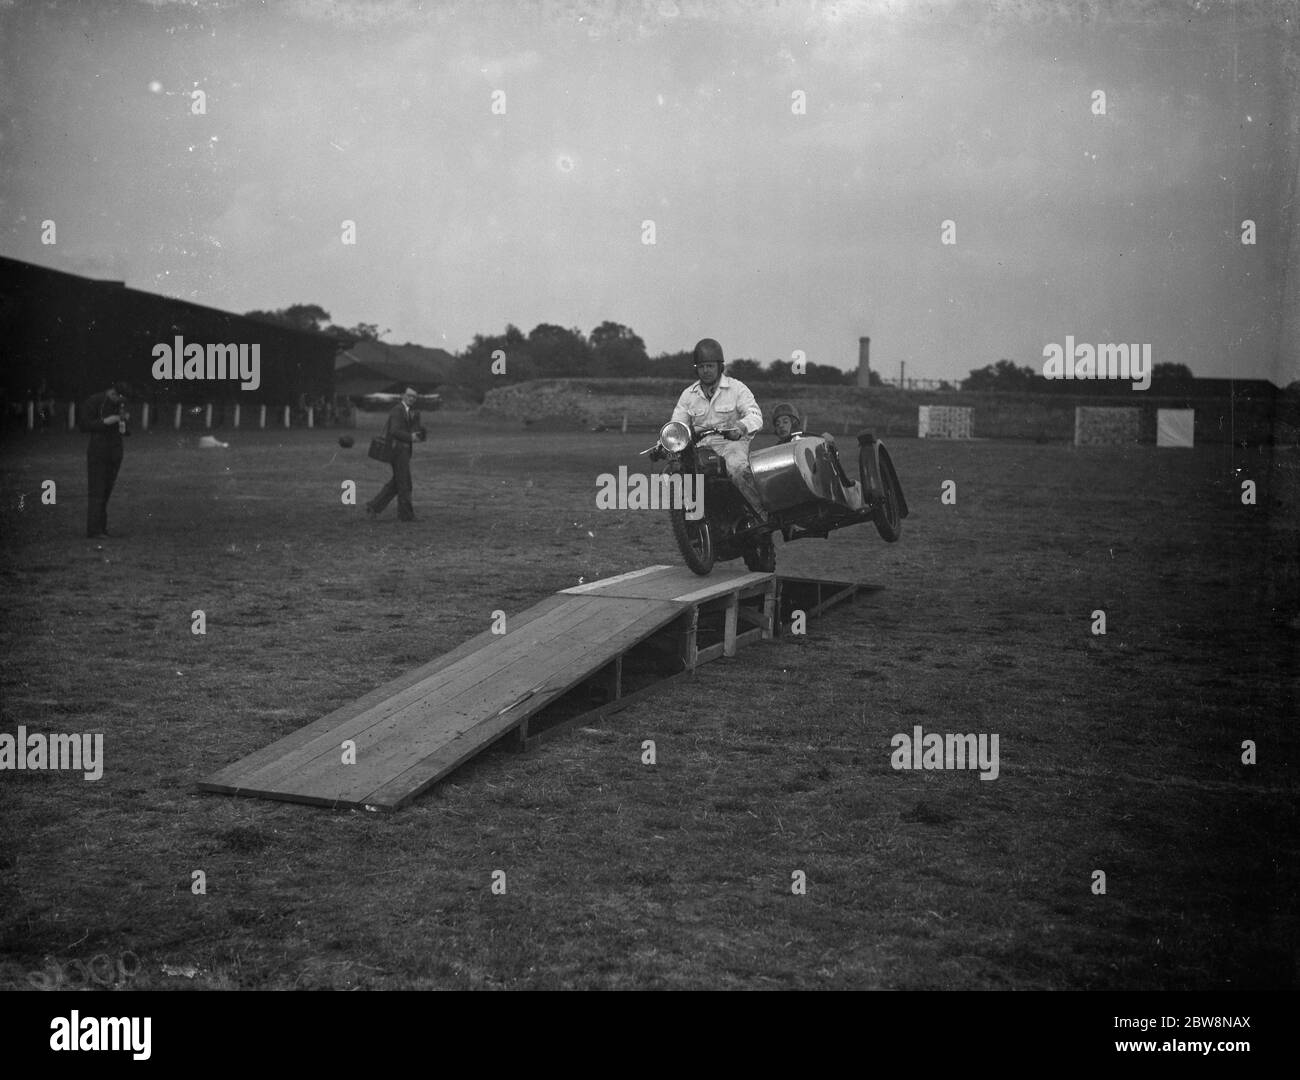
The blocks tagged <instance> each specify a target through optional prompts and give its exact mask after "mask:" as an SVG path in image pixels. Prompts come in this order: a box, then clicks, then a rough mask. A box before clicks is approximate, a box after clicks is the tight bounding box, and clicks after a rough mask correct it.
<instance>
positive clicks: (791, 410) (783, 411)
mask: <svg viewBox="0 0 1300 1080" xmlns="http://www.w3.org/2000/svg"><path fill="white" fill-rule="evenodd" d="M778 416H788V417H790V419H791V420H792V421H793V422H794V427H793V428H792V429H791V430H793V431H798V430H799V427H800V425H799V413H798V412H797V411H796V410H795V407H794V406H793V405H791V404H790V403H789V402H788V401H783V402H781V403H780V404H779V405H777V407H776V408H775V409H773V410H772V430H773V431H776V418H777V417H778Z"/></svg>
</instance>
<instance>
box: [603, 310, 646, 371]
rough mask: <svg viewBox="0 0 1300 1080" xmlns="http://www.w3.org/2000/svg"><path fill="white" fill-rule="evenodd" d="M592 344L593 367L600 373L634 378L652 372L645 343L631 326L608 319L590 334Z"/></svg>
mask: <svg viewBox="0 0 1300 1080" xmlns="http://www.w3.org/2000/svg"><path fill="white" fill-rule="evenodd" d="M589 343H590V346H591V356H592V359H593V361H594V368H595V370H596V371H597V372H599V373H600V374H602V375H615V376H618V377H620V378H631V377H633V376H637V375H646V374H648V373H649V357H647V356H646V351H645V342H644V341H642V340H641V339H640V338H639V337H638V336H637V335H636V334H635V333H633V332H632V328H631V327H630V326H624V325H622V323H616V322H610V321H608V320H606V321H605V322H603V323H601V324H600V325H599V326H598V327H596V329H594V330H593V331H592V332H591V337H590V339H589Z"/></svg>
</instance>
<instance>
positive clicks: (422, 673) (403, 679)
mask: <svg viewBox="0 0 1300 1080" xmlns="http://www.w3.org/2000/svg"><path fill="white" fill-rule="evenodd" d="M566 601H567V597H565V596H563V595H557V596H548V597H547V598H546V599H545V600H543V601H542V602H541V603H539V604H535V605H534V606H533V607H531V608H528V609H527V610H526V611H521V612H520V613H519V614H518V615H511V616H510V617H509V618H508V619H507V620H506V627H507V628H508V629H509V630H510V631H515V630H522V629H523V628H524V627H525V626H527V625H528V624H529V623H531V622H533V621H535V620H537V619H540V618H541V617H542V616H544V615H546V614H548V613H549V612H550V611H552V610H554V609H555V608H557V607H559V606H561V605H562V604H564V603H565V602H566ZM500 640H501V635H499V634H493V633H492V632H491V631H490V630H488V631H484V632H483V633H481V634H477V635H475V636H474V637H472V638H470V639H469V641H466V642H465V643H464V644H462V645H458V646H457V647H456V648H454V649H452V650H451V652H449V653H445V654H443V655H442V656H439V657H437V658H436V659H434V660H431V661H430V662H429V663H427V664H423V665H421V666H420V667H418V668H416V669H414V670H413V671H408V672H407V673H406V674H405V675H402V676H399V677H398V678H396V679H393V680H391V681H390V682H386V683H384V684H383V685H382V686H377V687H376V688H375V689H374V690H372V691H370V693H368V694H366V695H365V696H363V697H361V698H359V699H357V700H356V701H353V702H351V703H349V704H347V705H343V706H341V707H340V708H338V709H335V710H334V711H333V712H331V713H327V714H326V715H325V716H322V717H321V718H320V719H319V720H315V721H313V722H312V723H310V724H308V725H306V726H305V727H301V728H298V729H297V730H296V731H293V732H290V733H289V734H288V735H285V736H284V737H282V738H280V739H277V740H276V741H275V742H273V743H271V744H270V745H268V746H265V747H263V748H262V749H261V750H258V751H255V752H254V753H252V754H249V755H247V756H246V757H242V758H240V759H239V760H238V761H236V762H234V763H232V764H230V765H227V766H226V767H225V768H224V769H221V770H220V771H219V772H217V773H215V774H213V776H212V777H211V778H209V779H208V780H206V781H204V782H203V783H201V784H199V787H200V788H201V789H203V790H205V791H222V790H224V789H225V788H227V787H229V786H230V785H231V784H233V783H236V782H237V781H238V779H239V777H241V776H247V775H248V774H249V773H250V772H252V771H255V770H256V769H259V768H261V767H262V766H264V765H268V764H270V763H271V762H273V761H276V760H278V759H279V758H281V757H283V756H284V755H285V754H287V753H289V752H290V751H292V750H294V749H296V748H297V747H299V746H301V745H303V744H305V743H308V742H310V741H311V740H312V739H314V738H316V737H317V736H319V735H321V734H323V733H325V732H330V731H333V730H334V729H335V728H336V727H337V726H338V725H339V724H341V723H343V722H344V721H345V720H348V719H350V718H351V717H354V716H359V715H360V714H361V713H364V712H366V711H367V710H369V709H371V708H373V707H374V706H376V705H380V704H382V703H383V702H385V701H387V700H388V699H389V698H390V697H392V696H393V695H394V694H398V693H400V692H401V691H403V690H406V689H408V688H410V687H412V686H414V685H415V684H416V683H419V682H422V681H423V680H425V679H427V678H428V677H429V676H430V675H433V674H435V673H436V672H438V671H441V670H442V669H443V668H445V667H450V666H451V665H452V664H454V663H455V662H456V661H457V660H460V659H461V658H463V657H465V656H470V655H472V654H473V653H475V652H477V651H478V650H479V649H482V648H483V647H485V646H487V645H490V644H491V643H492V642H494V641H500Z"/></svg>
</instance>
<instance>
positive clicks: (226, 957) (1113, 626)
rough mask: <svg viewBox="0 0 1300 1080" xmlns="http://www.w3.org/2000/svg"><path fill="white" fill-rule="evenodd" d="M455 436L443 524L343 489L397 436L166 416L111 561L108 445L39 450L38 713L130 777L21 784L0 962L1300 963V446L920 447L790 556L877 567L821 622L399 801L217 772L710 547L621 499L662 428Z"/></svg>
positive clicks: (747, 970) (30, 529) (926, 969)
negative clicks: (48, 495) (229, 426)
mask: <svg viewBox="0 0 1300 1080" xmlns="http://www.w3.org/2000/svg"><path fill="white" fill-rule="evenodd" d="M367 422H374V418H367ZM431 426H432V428H433V433H432V437H431V440H430V442H429V443H428V444H426V445H425V446H422V447H420V448H418V450H417V454H416V459H415V463H414V475H415V505H416V513H417V515H419V517H420V520H419V521H418V522H417V523H416V524H414V525H404V524H398V523H397V522H396V520H395V514H394V509H393V508H390V509H389V511H388V516H387V518H386V519H385V520H381V521H379V522H369V521H367V520H366V518H365V515H364V512H363V511H362V509H361V508H360V506H359V505H357V506H345V505H343V504H342V502H341V499H340V485H341V483H342V482H343V481H344V480H348V479H354V480H356V481H357V482H358V488H359V498H358V503H360V502H362V501H364V500H365V499H366V498H368V497H369V496H370V495H371V494H372V493H373V492H374V491H375V490H376V489H377V488H378V487H379V485H380V484H381V483H382V481H383V479H384V476H385V473H386V471H387V470H386V467H384V466H380V465H378V464H376V463H374V462H370V461H368V460H366V459H365V457H364V449H363V445H364V442H365V441H366V432H365V431H360V432H358V433H357V434H358V446H357V447H356V448H354V449H351V450H342V449H340V448H339V447H338V445H337V444H336V437H337V435H338V432H334V431H316V432H308V431H293V432H289V433H275V432H265V433H259V432H239V433H235V434H232V435H229V436H223V438H229V439H230V441H231V442H232V446H231V447H230V449H228V450H209V451H204V450H198V449H195V448H194V447H193V446H192V439H191V440H186V439H182V438H180V437H178V436H175V435H172V434H168V433H156V434H152V435H142V436H135V437H133V438H132V439H130V440H128V446H127V456H126V460H125V463H124V466H123V469H122V473H121V476H120V478H119V481H118V488H117V490H116V492H115V494H114V496H113V501H112V503H111V504H110V508H109V527H110V529H114V530H119V531H121V532H122V533H124V534H125V535H124V536H123V537H122V538H119V539H113V540H107V541H101V542H98V543H96V542H92V541H87V540H85V539H84V538H83V536H82V534H83V532H84V522H85V499H84V495H85V465H84V453H85V448H84V439H81V438H78V437H75V436H68V435H21V436H17V437H14V438H11V439H9V440H8V441H7V442H5V444H4V445H3V451H2V453H3V457H2V458H0V489H2V490H0V503H2V506H0V573H2V574H3V583H4V597H5V602H4V613H3V625H2V626H0V640H2V642H3V650H4V653H3V655H4V660H3V699H2V700H0V714H2V715H0V731H3V732H10V733H14V732H16V730H17V727H18V726H19V725H25V726H26V728H27V730H28V731H29V732H33V731H39V732H45V733H48V732H96V731H102V732H103V733H104V743H105V759H106V760H105V769H104V775H103V778H102V779H101V780H99V781H97V782H87V781H84V780H83V779H82V778H81V776H80V774H75V775H74V774H68V773H59V772H48V771H47V772H37V771H23V772H18V771H6V772H2V773H0V822H3V826H2V830H0V986H8V987H20V986H25V985H28V982H29V975H30V974H31V973H33V972H40V971H56V970H62V971H63V972H64V977H65V978H69V979H73V980H75V979H76V978H80V977H81V976H80V975H78V974H77V972H79V971H80V970H82V969H80V968H79V967H78V962H81V963H89V962H90V960H91V959H92V958H96V957H101V958H105V957H106V958H109V959H112V958H115V957H120V956H123V955H132V957H133V963H134V960H138V964H139V966H138V970H135V971H134V974H133V976H132V977H131V979H130V981H129V982H128V983H127V985H131V986H136V987H176V988H240V987H265V988H290V987H294V988H319V987H333V988H354V987H373V988H400V987H431V988H432V987H439V988H458V987H511V988H554V987H607V988H631V987H652V988H656V987H657V988H674V987H683V988H684V987H748V988H768V987H771V988H775V987H789V988H832V987H840V988H842V987H855V988H868V987H889V988H975V989H998V988H1060V989H1065V988H1073V989H1095V988H1118V989H1137V988H1149V989H1191V988H1250V987H1255V988H1264V987H1268V988H1281V987H1291V986H1294V985H1295V981H1296V960H1297V935H1296V922H1295V918H1296V897H1297V878H1298V877H1300V871H1298V870H1297V867H1298V865H1300V860H1297V854H1298V849H1300V839H1298V838H1300V815H1298V813H1297V800H1296V793H1297V769H1296V765H1297V750H1298V748H1300V747H1298V741H1300V740H1298V739H1297V734H1296V726H1295V722H1296V717H1297V708H1296V705H1297V700H1296V676H1297V670H1296V654H1297V643H1298V642H1300V622H1297V621H1296V620H1297V616H1300V566H1298V562H1297V560H1298V557H1300V556H1298V552H1300V534H1298V532H1297V504H1298V501H1300V452H1297V451H1296V450H1295V449H1293V448H1291V449H1278V450H1276V451H1260V450H1243V449H1236V450H1233V449H1232V448H1230V447H1223V446H1219V447H1210V448H1203V449H1197V450H1194V451H1174V450H1170V451H1157V450H1155V449H1154V448H1150V447H1132V448H1122V449H1121V448H1116V449H1114V450H1090V451H1086V452H1085V451H1077V450H1074V449H1072V448H1070V447H1067V446H1060V445H1043V446H1025V445H1011V444H1003V443H997V442H974V443H964V444H959V443H948V444H945V443H942V442H923V441H915V440H897V441H895V442H893V443H892V449H893V451H894V455H895V461H896V463H897V466H898V470H899V473H900V477H901V480H902V483H903V485H904V488H905V490H906V491H907V494H908V497H909V500H910V502H911V506H912V516H911V517H910V518H909V519H908V521H907V522H906V523H905V527H904V535H903V539H902V541H901V542H900V543H898V544H896V545H886V544H884V543H883V542H881V541H880V540H879V539H878V537H877V536H876V534H875V532H874V530H873V529H871V528H870V527H865V528H862V527H859V528H854V529H847V530H844V531H843V532H841V533H839V534H837V535H836V536H834V537H833V538H832V539H831V540H829V541H825V542H822V541H806V542H802V543H799V544H793V545H790V546H789V547H786V548H779V549H778V569H779V570H780V571H781V572H784V573H790V574H809V575H811V574H820V575H824V576H827V577H842V576H846V575H848V576H851V577H852V578H853V579H855V580H862V581H866V582H870V583H872V584H873V585H877V586H880V588H879V589H877V590H874V591H871V592H869V593H867V594H866V595H865V596H864V597H861V598H859V599H858V600H857V601H856V602H855V603H854V604H853V605H849V606H845V607H841V608H837V609H835V610H833V611H831V612H829V613H827V614H826V615H825V616H823V617H822V618H820V619H818V620H815V621H813V622H812V623H811V624H810V626H809V633H808V634H807V635H806V636H805V637H786V638H783V639H781V640H780V641H778V642H775V643H764V644H762V645H756V646H752V647H750V648H748V649H745V650H742V651H741V653H740V654H739V656H738V657H737V658H735V659H733V660H725V661H719V662H716V663H713V664H710V665H708V666H707V667H705V668H702V669H701V670H700V672H699V673H697V675H696V676H695V677H693V678H691V679H686V680H681V681H679V682H677V683H675V684H673V685H672V686H671V687H669V688H667V689H666V690H665V691H664V692H663V693H662V694H661V695H659V696H656V697H654V698H651V699H650V700H648V701H646V702H643V703H640V704H638V705H634V706H632V707H630V708H629V709H628V710H626V711H624V712H622V713H620V714H618V715H616V716H615V717H613V718H612V719H611V720H610V721H609V722H608V723H606V724H604V725H602V726H600V727H599V728H595V729H586V730H579V731H574V732H571V733H569V734H566V735H563V736H561V737H559V738H556V739H554V740H552V741H550V742H548V743H546V744H545V745H543V746H542V747H541V748H539V749H537V750H535V751H532V752H529V753H527V754H523V755H519V754H514V753H512V752H510V751H508V750H506V749H504V748H502V749H495V750H492V751H490V752H488V753H487V754H485V755H483V756H481V757H480V758H478V759H476V760H475V761H473V762H471V763H470V764H468V765H467V766H465V767H463V768H461V769H460V770H459V771H457V772H456V773H454V774H452V775H451V776H450V777H449V778H448V779H447V780H445V781H444V782H443V783H441V784H440V785H438V786H437V787H435V788H434V789H433V790H432V791H431V792H429V793H428V794H426V795H424V796H422V797H421V798H420V799H418V800H416V801H415V802H414V803H413V804H412V805H411V806H410V807H409V808H407V809H405V810H403V811H401V812H399V813H397V814H394V815H374V814H366V813H357V812H334V811H329V810H322V809H318V808H312V807H305V806H298V805H292V804H286V803H275V802H269V801H262V800H255V799H235V798H228V797H223V796H218V795H205V794H200V793H198V792H197V791H196V790H195V784H196V783H197V782H198V781H199V780H200V779H202V778H204V777H205V776H208V775H210V774H211V773H213V772H214V771H216V770H217V769H218V768H221V767H222V766H224V765H226V764H228V763H230V762H232V761H234V760H236V759H237V758H240V757H242V756H243V755H245V754H247V753H249V752H251V751H253V750H255V749H258V748H260V747H262V746H264V745H266V744H267V743H269V742H271V741H273V740H275V739H277V738H279V737H280V736H282V735H284V734H287V733H288V732H291V731H293V730H294V729H296V728H297V727H300V726H302V725H303V724H306V723H308V722H310V721H312V720H314V719H316V718H317V717H319V716H321V715H324V714H325V713H327V712H329V711H331V710H333V709H335V708H337V707H338V706H340V705H342V704H345V703H347V702H349V701H351V700H353V699H355V698H357V697H359V696H361V695H362V694H363V693H365V692H366V691H368V690H370V689H371V688H373V687H374V686H375V685H377V684H379V683H381V682H384V681H386V680H388V679H390V678H393V677H395V676H397V675H399V674H401V673H403V672H405V671H407V670H409V669H410V668H412V667H415V666H417V665H419V664H421V663H423V662H425V661H427V660H428V659H430V658H432V657H434V656H436V655H438V654H440V653H442V652H445V651H447V650H450V649H451V648H453V647H454V646H456V645H458V644H459V643H460V642H462V641H463V640H465V639H466V638H468V637H470V636H472V635H473V634H476V633H479V632H481V631H483V630H485V629H487V627H488V625H489V622H490V620H491V613H492V612H493V611H494V610H495V609H499V608H500V609H504V610H506V611H507V612H516V611H519V610H522V609H523V608H525V607H527V606H529V605H531V604H533V603H535V602H537V601H539V600H541V599H543V598H544V597H546V596H548V595H549V594H551V593H553V592H555V591H556V590H558V589H562V588H565V587H567V586H570V585H573V584H576V583H577V582H578V581H579V580H580V579H585V580H587V581H590V580H592V579H594V578H598V577H602V576H609V575H613V574H618V573H623V572H626V571H628V570H633V569H637V568H640V567H643V566H647V565H650V564H652V563H667V562H676V561H677V559H678V557H677V555H676V552H675V550H674V548H673V545H672V540H671V535H670V532H669V528H668V523H667V520H666V517H665V516H664V515H662V514H660V513H651V512H636V511H630V512H616V511H609V512H602V511H597V510H596V509H595V501H594V495H595V490H596V477H597V475H598V474H600V473H602V472H606V471H616V470H617V466H618V465H619V464H631V463H632V462H633V461H635V460H636V458H635V454H636V451H637V450H640V449H641V448H642V447H643V445H645V444H646V443H647V442H648V441H650V440H649V439H648V438H647V437H646V436H644V435H636V436H627V437H623V436H620V435H618V434H572V435H570V434H545V433H532V432H520V431H518V430H516V429H513V428H505V427H495V428H494V427H490V426H485V425H482V424H478V423H475V422H473V421H470V420H468V419H459V418H457V417H455V416H454V415H447V416H443V415H439V416H437V417H436V418H435V423H434V424H432V425H431ZM1237 470H1240V471H1237ZM45 479H53V480H54V481H56V483H57V500H58V501H57V504H56V505H54V506H46V505H42V504H41V502H40V498H39V493H40V489H41V482H42V481H43V480H45ZM1242 479H1253V480H1254V481H1255V482H1256V483H1257V485H1258V495H1257V504H1256V505H1254V506H1244V505H1242V503H1241V499H1240V482H1241V480H1242ZM945 480H953V481H955V482H956V496H957V498H956V504H955V505H943V504H942V503H941V502H940V497H939V496H940V490H941V484H942V483H943V481H945ZM196 609H202V610H203V611H204V613H205V617H206V627H207V633H206V635H204V636H196V635H194V634H193V633H191V613H192V612H193V611H194V610H196ZM1097 609H1101V610H1104V611H1105V613H1106V621H1107V633H1106V634H1105V636H1097V635H1094V634H1093V633H1092V632H1091V626H1092V617H1091V616H1092V612H1093V611H1094V610H1097ZM917 724H920V725H922V727H923V728H924V730H925V731H926V732H940V733H942V732H983V733H996V734H998V736H999V739H1000V758H1001V760H1000V775H999V776H998V778H997V779H996V780H994V781H981V780H980V779H979V777H978V775H977V774H976V773H974V772H956V771H951V772H944V771H896V770H894V769H893V768H892V767H891V765H890V754H891V744H890V740H891V737H892V736H893V735H894V734H896V733H901V732H911V730H912V728H913V726H914V725H917ZM645 739H653V740H655V743H656V747H657V754H658V764H657V765H655V766H652V767H651V766H644V765H642V764H641V743H642V741H643V740H645ZM1247 739H1249V740H1253V741H1254V742H1255V744H1256V746H1257V754H1258V763H1257V764H1255V765H1243V764H1242V761H1241V757H1242V742H1243V740H1247ZM497 869H501V870H504V871H506V875H507V878H506V880H507V891H506V893H505V895H494V894H493V893H492V891H491V889H490V883H491V874H492V871H494V870H497ZM196 870H201V871H202V872H203V873H204V875H205V877H206V890H207V891H206V894H204V895H195V894H194V893H193V892H192V890H191V882H192V875H193V872H194V871H196ZM796 870H802V871H804V872H805V873H806V876H807V892H806V895H795V894H793V893H792V891H791V881H792V876H791V875H792V872H793V871H796ZM1095 870H1103V871H1104V872H1105V875H1106V892H1105V894H1104V895H1096V894H1094V892H1093V891H1092V881H1093V876H1092V875H1093V872H1094V871H1095ZM101 962H102V961H101ZM69 971H71V972H72V974H69Z"/></svg>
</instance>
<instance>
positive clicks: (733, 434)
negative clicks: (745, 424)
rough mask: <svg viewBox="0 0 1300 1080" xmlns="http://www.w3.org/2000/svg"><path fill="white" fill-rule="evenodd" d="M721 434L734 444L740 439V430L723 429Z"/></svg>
mask: <svg viewBox="0 0 1300 1080" xmlns="http://www.w3.org/2000/svg"><path fill="white" fill-rule="evenodd" d="M722 434H723V435H724V436H725V437H726V438H727V439H728V440H729V441H731V442H735V441H736V440H737V439H739V438H740V437H741V436H740V429H739V428H734V427H729V428H723V429H722Z"/></svg>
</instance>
